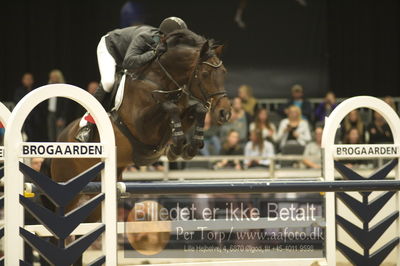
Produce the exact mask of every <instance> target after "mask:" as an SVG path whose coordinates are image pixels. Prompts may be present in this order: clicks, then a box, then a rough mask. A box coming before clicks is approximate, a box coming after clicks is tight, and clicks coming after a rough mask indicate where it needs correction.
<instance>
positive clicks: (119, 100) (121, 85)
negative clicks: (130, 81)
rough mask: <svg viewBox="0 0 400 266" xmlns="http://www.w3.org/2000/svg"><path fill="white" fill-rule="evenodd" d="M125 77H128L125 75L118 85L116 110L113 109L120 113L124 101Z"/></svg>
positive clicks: (115, 102) (115, 101)
mask: <svg viewBox="0 0 400 266" xmlns="http://www.w3.org/2000/svg"><path fill="white" fill-rule="evenodd" d="M125 77H126V74H123V75H122V78H121V81H120V83H119V85H118V89H117V94H116V95H115V100H114V108H113V110H115V111H118V109H119V107H120V106H121V104H122V100H123V97H124V88H125Z"/></svg>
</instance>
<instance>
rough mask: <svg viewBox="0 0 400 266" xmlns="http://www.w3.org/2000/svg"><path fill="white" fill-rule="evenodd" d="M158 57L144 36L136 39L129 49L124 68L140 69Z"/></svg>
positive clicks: (123, 64)
mask: <svg viewBox="0 0 400 266" xmlns="http://www.w3.org/2000/svg"><path fill="white" fill-rule="evenodd" d="M155 56H156V54H155V52H154V50H153V49H152V48H151V45H150V44H149V42H148V41H147V40H146V38H145V36H144V35H139V36H137V38H135V39H134V40H133V41H132V42H131V44H130V45H129V47H128V50H127V51H126V55H125V58H124V61H123V62H122V67H123V68H124V69H134V68H139V67H141V66H143V65H144V64H146V63H147V62H149V61H150V60H152V59H153V58H154V57H155Z"/></svg>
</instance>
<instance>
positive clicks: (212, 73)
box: [188, 41, 231, 124]
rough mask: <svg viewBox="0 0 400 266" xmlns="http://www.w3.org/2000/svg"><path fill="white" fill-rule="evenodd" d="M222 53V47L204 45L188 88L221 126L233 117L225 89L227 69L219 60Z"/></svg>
mask: <svg viewBox="0 0 400 266" xmlns="http://www.w3.org/2000/svg"><path fill="white" fill-rule="evenodd" d="M221 51H222V46H218V47H211V45H210V42H209V41H206V42H205V43H204V44H203V45H202V47H201V49H200V52H199V56H198V60H197V63H196V65H195V67H194V71H193V74H192V77H191V81H190V82H189V88H188V89H189V91H190V93H191V94H192V96H193V97H195V98H197V99H198V100H199V101H201V102H202V103H203V104H204V105H205V106H206V107H207V108H208V109H210V111H211V114H212V116H213V118H214V119H215V120H216V121H217V122H218V123H219V124H222V123H225V122H227V121H228V120H229V119H230V117H231V104H230V101H229V99H228V97H227V93H226V90H225V87H224V82H225V74H226V69H225V67H224V65H223V64H222V60H220V59H219V56H220V54H221Z"/></svg>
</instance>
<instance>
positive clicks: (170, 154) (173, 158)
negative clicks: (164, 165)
mask: <svg viewBox="0 0 400 266" xmlns="http://www.w3.org/2000/svg"><path fill="white" fill-rule="evenodd" d="M167 158H168V161H170V162H173V161H176V159H178V155H176V154H175V153H174V152H173V151H172V150H171V146H169V148H168V150H167Z"/></svg>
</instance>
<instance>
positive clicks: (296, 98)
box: [281, 84, 312, 122]
mask: <svg viewBox="0 0 400 266" xmlns="http://www.w3.org/2000/svg"><path fill="white" fill-rule="evenodd" d="M292 105H295V106H297V107H299V108H300V110H301V113H302V117H303V119H306V120H308V121H309V122H311V118H312V117H311V115H312V106H311V103H310V102H309V101H308V100H306V99H305V98H304V90H303V86H301V85H299V84H295V85H293V86H292V89H291V98H290V99H288V102H287V103H286V105H284V109H283V111H282V110H281V114H282V115H287V112H288V109H289V107H290V106H292Z"/></svg>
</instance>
